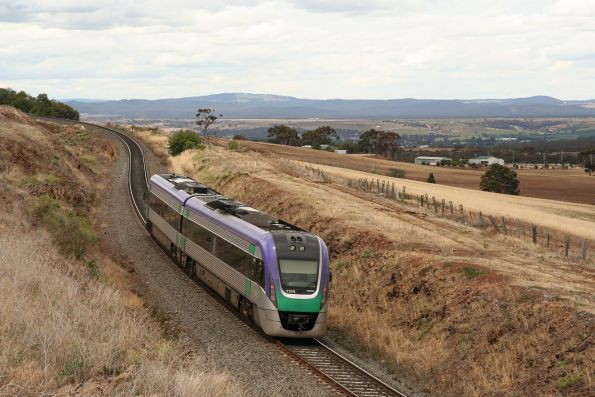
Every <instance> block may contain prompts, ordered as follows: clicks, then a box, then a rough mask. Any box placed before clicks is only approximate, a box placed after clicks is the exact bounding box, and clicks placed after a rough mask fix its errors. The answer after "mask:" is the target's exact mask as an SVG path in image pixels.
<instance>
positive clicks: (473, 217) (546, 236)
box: [302, 164, 594, 263]
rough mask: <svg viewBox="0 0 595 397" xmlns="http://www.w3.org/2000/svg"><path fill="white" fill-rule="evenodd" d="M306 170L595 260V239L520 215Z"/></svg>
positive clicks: (389, 184)
mask: <svg viewBox="0 0 595 397" xmlns="http://www.w3.org/2000/svg"><path fill="white" fill-rule="evenodd" d="M302 167H303V171H304V172H305V173H306V174H307V175H308V176H310V177H312V178H314V179H316V180H319V181H321V182H336V183H341V184H343V185H346V186H348V187H350V188H353V189H356V190H359V191H361V192H365V193H369V194H374V195H376V196H378V197H383V198H385V199H387V200H390V201H392V202H395V203H399V204H401V205H405V206H414V207H417V208H419V209H423V210H424V212H426V213H429V214H432V215H434V216H436V217H441V218H446V219H450V220H453V221H455V222H458V223H461V224H464V225H467V226H471V227H473V228H476V229H478V230H479V231H482V232H492V233H493V234H497V235H503V236H507V237H510V238H516V239H519V240H521V241H526V242H531V243H533V244H535V245H539V246H542V247H544V248H547V249H549V250H551V251H554V252H557V253H559V254H561V255H562V256H563V257H565V258H568V259H569V260H573V261H577V262H583V263H591V262H592V260H593V257H592V247H593V246H594V243H593V241H591V240H588V239H584V238H581V237H579V236H575V235H571V234H566V233H563V232H561V231H558V230H552V229H548V228H545V227H543V226H540V225H537V224H535V223H530V222H525V221H522V220H520V219H518V218H511V217H506V216H495V215H492V214H486V213H483V212H482V211H475V210H473V209H466V208H465V207H464V206H463V204H460V203H455V202H453V201H451V200H446V199H443V198H440V197H435V196H429V195H427V194H413V193H410V192H408V191H407V188H406V186H404V185H401V186H399V185H398V184H397V183H395V182H394V181H389V180H383V179H380V178H376V179H372V178H358V179H350V178H344V177H341V178H339V177H331V176H330V175H329V174H328V173H326V172H324V171H323V170H321V169H320V168H317V167H314V166H312V165H310V164H302Z"/></svg>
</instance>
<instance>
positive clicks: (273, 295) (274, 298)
mask: <svg viewBox="0 0 595 397" xmlns="http://www.w3.org/2000/svg"><path fill="white" fill-rule="evenodd" d="M269 286H270V287H269V292H270V294H271V302H273V305H275V307H277V291H275V282H274V281H273V276H272V275H270V276H269Z"/></svg>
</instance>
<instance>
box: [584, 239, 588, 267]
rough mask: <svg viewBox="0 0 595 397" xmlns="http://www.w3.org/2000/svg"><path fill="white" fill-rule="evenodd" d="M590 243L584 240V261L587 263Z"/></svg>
mask: <svg viewBox="0 0 595 397" xmlns="http://www.w3.org/2000/svg"><path fill="white" fill-rule="evenodd" d="M587 247H588V243H587V240H583V261H584V262H586V261H587V250H588V248H587Z"/></svg>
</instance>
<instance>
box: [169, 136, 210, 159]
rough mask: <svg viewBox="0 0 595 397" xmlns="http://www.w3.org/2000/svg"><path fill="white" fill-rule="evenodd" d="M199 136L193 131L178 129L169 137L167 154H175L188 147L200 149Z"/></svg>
mask: <svg viewBox="0 0 595 397" xmlns="http://www.w3.org/2000/svg"><path fill="white" fill-rule="evenodd" d="M201 147H202V145H201V144H200V137H199V136H198V134H197V133H196V132H194V131H190V130H180V131H178V132H176V133H174V134H173V135H172V136H171V137H170V138H169V154H171V155H172V156H177V155H178V154H180V153H182V152H183V151H185V150H188V149H200V148H201Z"/></svg>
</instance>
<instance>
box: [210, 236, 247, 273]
mask: <svg viewBox="0 0 595 397" xmlns="http://www.w3.org/2000/svg"><path fill="white" fill-rule="evenodd" d="M215 256H217V258H219V259H221V260H222V261H223V262H225V263H227V264H228V265H229V266H231V267H233V268H234V269H236V270H237V271H239V272H240V273H242V274H243V275H244V276H246V277H251V274H250V273H251V272H252V269H251V268H252V258H253V256H252V255H250V254H248V253H247V252H245V251H243V250H241V249H239V248H238V247H236V246H235V245H233V244H231V243H229V242H228V241H227V240H224V239H222V238H219V237H218V238H217V243H216V247H215Z"/></svg>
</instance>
